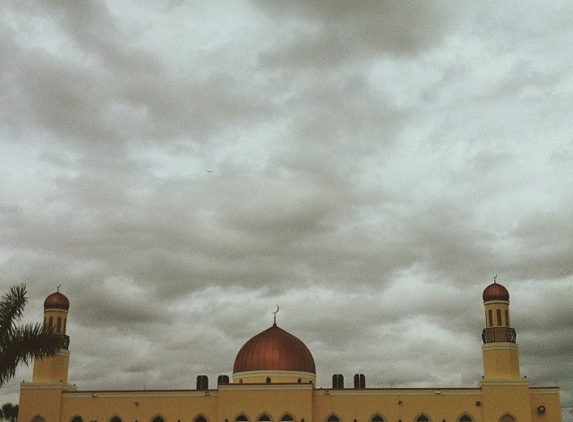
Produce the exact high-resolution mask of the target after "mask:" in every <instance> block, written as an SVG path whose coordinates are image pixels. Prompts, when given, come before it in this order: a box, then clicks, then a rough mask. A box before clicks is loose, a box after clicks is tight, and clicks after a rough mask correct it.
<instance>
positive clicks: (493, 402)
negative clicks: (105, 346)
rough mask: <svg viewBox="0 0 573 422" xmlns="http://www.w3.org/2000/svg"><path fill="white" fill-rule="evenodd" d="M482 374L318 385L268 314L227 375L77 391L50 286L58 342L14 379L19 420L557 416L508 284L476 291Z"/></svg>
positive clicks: (443, 420) (298, 346) (408, 421)
mask: <svg viewBox="0 0 573 422" xmlns="http://www.w3.org/2000/svg"><path fill="white" fill-rule="evenodd" d="M483 304H484V308H485V313H484V315H485V328H484V329H483V332H482V340H483V345H482V354H483V377H482V378H481V380H479V384H477V386H476V387H473V388H444V387H430V388H370V387H366V383H365V377H364V375H363V374H356V375H355V376H354V380H353V381H354V383H353V385H352V386H348V385H345V383H344V377H343V376H342V375H340V374H335V375H334V376H333V377H332V385H331V386H328V387H318V386H317V385H316V370H315V364H314V359H313V356H312V354H311V352H310V350H309V349H308V348H307V346H306V345H305V344H304V343H303V342H302V341H301V340H300V339H298V338H297V337H295V336H294V335H293V334H291V333H289V332H287V331H285V330H283V329H282V328H280V327H279V326H278V325H277V324H276V320H275V323H274V324H273V325H272V326H271V327H269V328H268V329H266V330H264V331H263V332H261V333H259V334H257V335H255V336H254V337H252V338H251V339H250V340H248V341H247V342H246V343H245V344H244V345H243V347H241V348H240V349H239V352H238V354H237V355H236V358H235V362H234V366H233V373H232V379H231V380H229V376H227V375H220V376H219V377H218V379H217V387H216V388H209V385H208V384H209V382H208V379H207V377H206V376H204V375H200V376H198V377H197V385H196V388H195V389H188V390H155V391H153V390H140V391H133V390H129V391H128V390H126V391H103V390H102V391H93V390H90V391H86V390H83V391H82V390H79V389H78V388H77V387H76V386H75V385H74V384H71V383H69V382H68V367H69V359H70V351H69V350H68V346H69V337H68V336H67V335H66V321H67V317H68V310H69V307H70V302H69V300H68V298H67V297H66V296H65V295H63V294H62V293H60V292H59V291H57V292H55V293H52V294H51V295H49V296H48V297H47V298H46V300H45V302H44V324H48V325H50V326H51V327H53V330H54V335H55V336H58V338H59V339H60V340H61V341H60V345H61V346H60V349H59V351H58V352H57V353H56V354H55V355H54V356H52V357H48V358H44V359H39V360H36V361H35V362H34V370H33V374H32V381H31V382H23V383H22V384H21V388H20V403H19V406H20V414H19V421H20V422H561V409H560V397H559V388H558V387H531V386H530V385H529V380H528V379H527V378H525V377H522V376H521V374H520V368H519V351H518V346H517V343H516V333H515V330H514V329H513V328H511V323H510V322H511V319H510V312H509V292H508V291H507V289H506V288H505V287H504V286H502V285H501V284H499V283H497V282H496V281H495V279H494V282H493V283H492V284H490V285H489V286H487V287H486V288H485V290H484V291H483Z"/></svg>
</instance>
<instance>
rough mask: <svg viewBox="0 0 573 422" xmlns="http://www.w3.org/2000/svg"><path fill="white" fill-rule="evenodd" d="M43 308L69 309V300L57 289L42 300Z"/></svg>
mask: <svg viewBox="0 0 573 422" xmlns="http://www.w3.org/2000/svg"><path fill="white" fill-rule="evenodd" d="M44 309H63V310H66V311H67V310H69V309H70V301H69V300H68V298H67V297H66V296H65V295H63V294H62V293H60V292H59V291H57V292H55V293H52V294H51V295H49V296H48V297H47V298H46V300H45V301H44Z"/></svg>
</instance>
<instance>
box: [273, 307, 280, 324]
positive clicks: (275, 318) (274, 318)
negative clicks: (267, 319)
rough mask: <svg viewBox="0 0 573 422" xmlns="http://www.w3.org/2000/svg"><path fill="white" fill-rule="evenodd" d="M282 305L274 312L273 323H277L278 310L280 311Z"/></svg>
mask: <svg viewBox="0 0 573 422" xmlns="http://www.w3.org/2000/svg"><path fill="white" fill-rule="evenodd" d="M279 309H280V307H279V305H277V309H276V311H274V312H273V325H277V312H278V311H279Z"/></svg>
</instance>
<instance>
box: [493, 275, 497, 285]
mask: <svg viewBox="0 0 573 422" xmlns="http://www.w3.org/2000/svg"><path fill="white" fill-rule="evenodd" d="M496 279H497V274H496V275H495V276H494V277H493V282H494V284H495V283H497V281H496Z"/></svg>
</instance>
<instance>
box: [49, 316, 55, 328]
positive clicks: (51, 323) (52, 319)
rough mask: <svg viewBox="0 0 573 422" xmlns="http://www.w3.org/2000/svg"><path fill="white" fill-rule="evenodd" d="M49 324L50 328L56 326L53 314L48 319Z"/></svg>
mask: <svg viewBox="0 0 573 422" xmlns="http://www.w3.org/2000/svg"><path fill="white" fill-rule="evenodd" d="M48 326H49V327H50V328H52V327H53V326H54V317H53V316H51V317H50V319H49V320H48Z"/></svg>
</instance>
